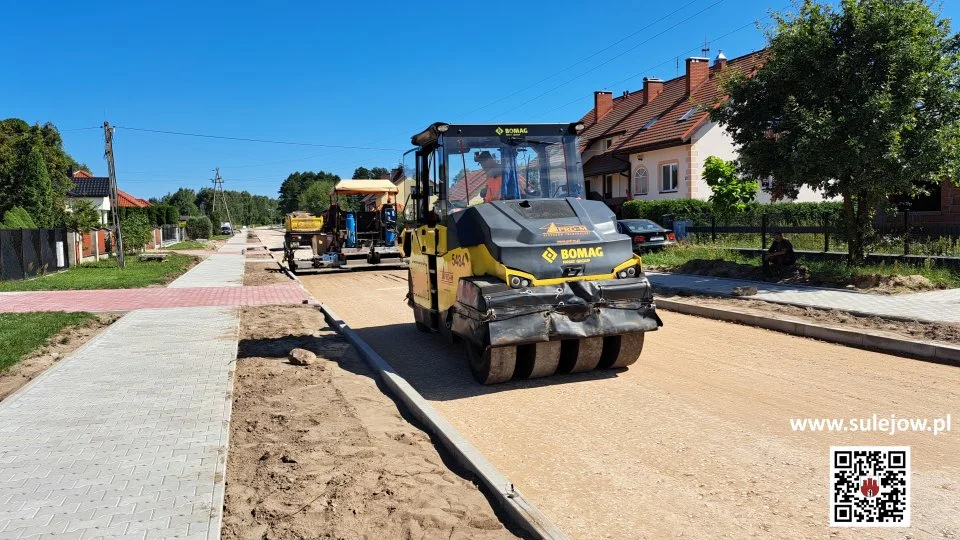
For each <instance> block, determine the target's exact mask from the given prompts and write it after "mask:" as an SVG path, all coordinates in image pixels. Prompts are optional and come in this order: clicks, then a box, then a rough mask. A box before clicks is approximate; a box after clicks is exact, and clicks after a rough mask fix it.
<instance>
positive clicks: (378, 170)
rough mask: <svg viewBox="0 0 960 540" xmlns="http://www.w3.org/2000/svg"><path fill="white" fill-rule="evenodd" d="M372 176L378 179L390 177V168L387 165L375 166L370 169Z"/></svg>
mask: <svg viewBox="0 0 960 540" xmlns="http://www.w3.org/2000/svg"><path fill="white" fill-rule="evenodd" d="M370 178H372V179H374V180H377V179H380V178H390V169H387V168H386V167H374V168H372V169H370Z"/></svg>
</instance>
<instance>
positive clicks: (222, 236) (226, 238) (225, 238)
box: [211, 234, 233, 240]
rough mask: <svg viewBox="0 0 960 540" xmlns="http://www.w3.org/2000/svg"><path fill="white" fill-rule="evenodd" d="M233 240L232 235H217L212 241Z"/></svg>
mask: <svg viewBox="0 0 960 540" xmlns="http://www.w3.org/2000/svg"><path fill="white" fill-rule="evenodd" d="M231 238H233V235H232V234H215V235H213V238H211V240H229V239H231Z"/></svg>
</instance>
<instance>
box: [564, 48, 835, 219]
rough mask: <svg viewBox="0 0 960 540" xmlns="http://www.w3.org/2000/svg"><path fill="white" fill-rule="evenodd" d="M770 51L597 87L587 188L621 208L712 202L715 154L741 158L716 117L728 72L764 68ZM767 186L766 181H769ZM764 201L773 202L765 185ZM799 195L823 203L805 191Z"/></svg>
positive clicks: (587, 141) (694, 62)
mask: <svg viewBox="0 0 960 540" xmlns="http://www.w3.org/2000/svg"><path fill="white" fill-rule="evenodd" d="M763 58H764V51H757V52H753V53H750V54H747V55H744V56H741V57H739V58H734V59H732V60H728V59H727V58H726V57H725V56H724V55H723V53H722V52H721V53H720V54H719V55H718V56H717V58H716V60H715V61H714V62H713V65H712V66H711V65H710V61H709V59H707V58H701V57H692V58H688V59H687V61H686V72H685V73H684V74H683V75H681V76H679V77H676V78H673V79H670V80H668V81H663V80H660V79H655V78H645V79H644V80H643V88H642V89H641V90H639V91H636V92H624V93H623V95H621V96H618V97H617V98H614V97H613V94H612V93H610V92H594V107H593V110H591V111H589V112H588V113H587V114H586V115H584V117H583V119H582V120H581V121H582V122H583V123H584V125H585V126H586V127H585V129H584V131H583V133H581V152H582V160H583V174H584V177H585V179H586V182H587V193H588V194H589V193H591V192H593V193H595V194H598V195H599V196H600V198H602V199H603V200H604V201H605V202H606V203H607V204H608V205H609V206H611V207H612V208H614V209H615V210H616V209H619V207H620V205H622V204H623V203H624V202H625V201H627V200H630V199H641V200H643V199H647V200H650V199H707V198H709V197H710V194H711V190H710V187H709V186H708V185H707V183H706V181H705V180H704V179H703V175H702V173H703V165H704V161H705V160H706V158H707V157H709V156H717V157H720V158H723V159H727V160H729V159H735V158H736V157H737V151H736V148H735V146H734V144H733V140H732V139H731V137H730V134H729V133H727V131H726V130H725V129H723V128H722V127H721V126H719V125H718V124H717V123H716V122H713V121H711V120H710V110H711V109H712V108H713V107H714V106H715V105H716V103H718V102H719V101H720V100H721V99H723V97H724V96H723V95H722V93H721V89H720V80H721V74H722V73H725V70H730V72H733V71H737V72H740V73H743V74H745V75H748V76H749V75H751V74H753V73H755V72H756V70H757V69H758V68H759V67H760V65H761V64H762V62H763ZM761 187H765V186H761ZM757 200H758V201H760V202H769V201H770V194H769V193H768V192H767V191H765V190H759V191H758V196H757ZM796 200H800V201H817V200H823V198H822V196H821V195H820V194H818V193H817V192H816V191H814V190H812V189H809V188H804V189H803V190H801V192H800V193H799V195H798V197H797V199H796Z"/></svg>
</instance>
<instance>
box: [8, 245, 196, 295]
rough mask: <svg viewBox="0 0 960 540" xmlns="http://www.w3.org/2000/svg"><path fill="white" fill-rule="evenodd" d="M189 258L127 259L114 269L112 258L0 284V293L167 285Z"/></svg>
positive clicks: (185, 256)
mask: <svg viewBox="0 0 960 540" xmlns="http://www.w3.org/2000/svg"><path fill="white" fill-rule="evenodd" d="M193 261H194V258H193V257H190V256H189V255H181V254H179V253H171V254H170V255H169V256H168V257H167V258H166V260H164V261H146V262H141V261H139V260H137V257H136V256H135V255H133V256H127V258H126V268H124V269H122V270H121V269H119V268H117V262H116V260H115V259H104V260H102V261H99V262H92V263H85V264H81V265H79V266H76V267H74V268H71V269H69V270H67V271H65V272H59V273H56V274H49V275H46V276H43V277H39V278H36V279H28V280H21V281H0V291H68V290H79V289H133V288H137V287H146V286H148V285H154V284H157V283H167V282H169V281H170V280H172V279H173V278H175V277H176V276H179V275H180V274H183V273H184V272H185V271H186V270H187V268H189V267H190V265H191V264H192V263H193Z"/></svg>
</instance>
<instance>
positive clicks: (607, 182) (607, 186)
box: [603, 174, 613, 199]
mask: <svg viewBox="0 0 960 540" xmlns="http://www.w3.org/2000/svg"><path fill="white" fill-rule="evenodd" d="M603 198H604V199H612V198H613V175H610V174H608V175H606V176H604V177H603Z"/></svg>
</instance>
